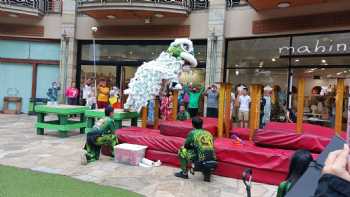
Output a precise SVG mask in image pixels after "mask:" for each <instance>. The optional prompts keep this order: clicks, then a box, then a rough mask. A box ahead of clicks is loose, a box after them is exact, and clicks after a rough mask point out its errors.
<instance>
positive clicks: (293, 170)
mask: <svg viewBox="0 0 350 197" xmlns="http://www.w3.org/2000/svg"><path fill="white" fill-rule="evenodd" d="M312 161H313V159H312V156H311V153H310V151H308V150H297V151H296V152H295V153H294V155H293V157H292V160H291V162H290V164H289V172H288V176H287V178H286V180H285V181H283V182H282V183H281V184H280V185H279V187H278V190H277V197H284V196H285V195H286V194H287V193H288V191H289V190H290V189H291V188H292V187H293V186H294V184H295V183H296V182H297V181H298V180H299V178H300V177H301V176H302V175H303V174H304V172H305V171H306V170H307V168H308V167H309V164H310V163H311V162H312Z"/></svg>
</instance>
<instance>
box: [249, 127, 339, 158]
mask: <svg viewBox="0 0 350 197" xmlns="http://www.w3.org/2000/svg"><path fill="white" fill-rule="evenodd" d="M295 128H296V124H295V123H279V122H271V123H269V124H267V125H266V127H265V128H264V129H260V130H258V131H257V132H256V134H255V136H254V142H255V144H257V145H259V146H266V147H273V148H283V149H291V150H297V149H306V150H310V151H311V152H313V153H320V152H322V150H323V149H324V148H325V147H326V146H327V145H328V143H329V142H330V140H331V138H332V137H333V136H334V135H335V131H334V129H332V128H327V127H322V126H319V125H312V124H307V123H304V124H303V133H302V134H297V133H296V129H295ZM341 137H343V138H344V137H345V132H343V133H342V135H341ZM344 139H345V138H344Z"/></svg>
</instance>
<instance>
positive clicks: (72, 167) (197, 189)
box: [0, 114, 276, 197]
mask: <svg viewBox="0 0 350 197" xmlns="http://www.w3.org/2000/svg"><path fill="white" fill-rule="evenodd" d="M35 121H36V118H35V116H28V115H25V114H22V115H4V114H0V164H3V165H10V166H16V167H20V168H29V169H32V170H36V171H42V172H47V173H56V174H61V175H66V176H70V177H74V178H77V179H81V180H84V181H91V182H95V183H98V184H103V185H110V186H115V187H121V188H124V189H128V190H130V191H134V192H137V193H140V194H143V195H145V196H152V197H174V196H178V197H195V196H198V197H199V196H200V197H205V196H208V197H244V196H246V193H245V187H244V185H243V183H242V181H240V180H235V179H231V178H225V177H219V176H214V177H213V181H212V182H211V183H205V182H203V181H202V177H201V175H200V174H197V175H196V176H194V177H191V178H190V179H189V180H183V179H178V178H176V177H174V176H173V173H174V172H176V171H177V170H178V169H176V168H173V167H167V166H161V167H158V168H152V169H148V168H142V167H134V166H127V165H123V164H119V163H115V162H113V161H112V160H111V159H110V158H108V157H102V158H101V160H100V161H97V162H95V163H92V164H89V165H87V166H81V165H80V152H81V147H82V145H83V143H84V140H85V139H84V137H85V136H84V135H80V134H79V131H75V132H72V133H70V134H69V137H67V138H59V137H58V134H57V132H46V133H45V135H44V136H40V135H36V130H35V128H34V124H35ZM252 188H253V189H252V196H254V197H273V196H276V187H275V186H271V185H265V184H260V183H254V184H253V186H252Z"/></svg>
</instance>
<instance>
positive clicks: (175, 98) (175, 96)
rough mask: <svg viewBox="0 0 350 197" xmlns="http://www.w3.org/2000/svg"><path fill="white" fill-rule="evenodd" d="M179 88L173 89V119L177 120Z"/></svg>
mask: <svg viewBox="0 0 350 197" xmlns="http://www.w3.org/2000/svg"><path fill="white" fill-rule="evenodd" d="M178 98H179V90H173V101H172V102H173V108H172V114H171V115H172V120H176V116H177V108H178V106H179V100H178Z"/></svg>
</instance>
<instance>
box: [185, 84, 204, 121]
mask: <svg viewBox="0 0 350 197" xmlns="http://www.w3.org/2000/svg"><path fill="white" fill-rule="evenodd" d="M184 89H185V92H187V94H188V96H189V103H188V112H189V113H190V115H191V118H193V117H195V116H197V115H198V109H199V101H200V99H201V96H202V94H203V92H204V87H203V86H202V87H200V88H198V87H192V85H191V86H190V87H188V86H185V87H184Z"/></svg>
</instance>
